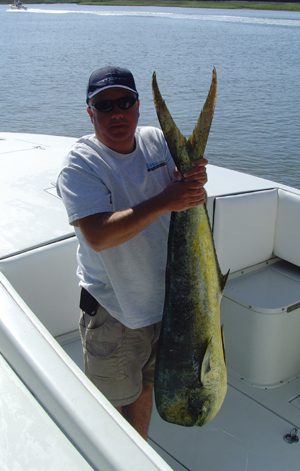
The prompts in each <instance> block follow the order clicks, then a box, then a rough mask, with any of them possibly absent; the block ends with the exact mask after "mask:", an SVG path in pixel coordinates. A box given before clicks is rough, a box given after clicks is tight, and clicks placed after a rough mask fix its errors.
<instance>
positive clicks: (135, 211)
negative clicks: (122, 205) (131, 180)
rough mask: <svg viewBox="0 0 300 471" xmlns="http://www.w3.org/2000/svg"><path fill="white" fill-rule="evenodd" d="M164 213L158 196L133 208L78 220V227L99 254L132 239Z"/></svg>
mask: <svg viewBox="0 0 300 471" xmlns="http://www.w3.org/2000/svg"><path fill="white" fill-rule="evenodd" d="M166 212H167V209H166V207H165V205H163V204H162V198H161V197H160V196H159V195H158V196H154V197H153V198H151V199H149V200H147V201H144V202H142V203H140V204H138V205H137V206H135V207H133V208H128V209H125V210H122V211H116V212H113V213H99V214H94V215H92V216H88V217H86V218H83V219H80V220H79V221H78V226H79V227H80V229H81V231H82V233H83V235H84V236H85V238H86V240H87V242H88V243H89V245H90V246H91V247H92V248H93V249H94V250H96V251H97V252H100V251H101V250H105V249H108V248H111V247H115V246H117V245H119V244H122V243H124V242H127V241H128V240H130V239H132V238H133V237H134V236H136V235H137V234H138V233H139V232H141V231H142V230H143V229H144V228H145V227H147V226H148V225H149V224H151V223H152V222H154V221H155V220H156V219H157V218H158V217H160V216H161V215H163V214H164V213H166Z"/></svg>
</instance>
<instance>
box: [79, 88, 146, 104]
mask: <svg viewBox="0 0 300 471" xmlns="http://www.w3.org/2000/svg"><path fill="white" fill-rule="evenodd" d="M110 88H124V89H125V90H129V91H130V92H132V93H135V94H136V95H138V92H137V91H136V90H134V89H133V88H130V87H126V85H107V86H106V87H102V88H100V89H99V90H95V91H94V92H93V93H91V94H90V95H88V97H87V99H86V101H87V102H88V101H89V100H91V99H92V98H94V96H96V95H99V94H100V93H102V92H104V91H105V90H109V89H110Z"/></svg>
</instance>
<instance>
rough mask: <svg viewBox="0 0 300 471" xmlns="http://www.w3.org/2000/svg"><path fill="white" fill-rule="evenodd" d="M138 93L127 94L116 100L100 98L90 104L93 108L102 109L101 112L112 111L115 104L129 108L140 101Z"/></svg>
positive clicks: (123, 108) (124, 108)
mask: <svg viewBox="0 0 300 471" xmlns="http://www.w3.org/2000/svg"><path fill="white" fill-rule="evenodd" d="M138 98H139V96H138V95H126V96H124V97H121V98H118V99H116V100H100V101H97V102H96V103H91V104H90V105H89V106H90V108H92V109H93V110H97V111H101V113H110V112H111V111H112V110H113V109H114V108H115V106H117V107H118V108H119V109H120V110H129V108H132V107H133V105H134V104H135V103H136V102H137V101H138Z"/></svg>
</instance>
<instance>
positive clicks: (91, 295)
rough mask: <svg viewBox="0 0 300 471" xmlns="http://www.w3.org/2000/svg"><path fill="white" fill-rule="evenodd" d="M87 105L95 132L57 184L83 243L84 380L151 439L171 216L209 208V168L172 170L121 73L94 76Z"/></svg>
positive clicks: (130, 81) (75, 151)
mask: <svg viewBox="0 0 300 471" xmlns="http://www.w3.org/2000/svg"><path fill="white" fill-rule="evenodd" d="M86 101H87V112H88V114H89V116H90V119H91V121H92V123H93V126H94V130H95V134H93V135H89V136H85V137H83V138H81V139H80V140H79V141H78V142H77V143H76V144H75V145H74V147H73V148H72V150H71V151H70V153H69V155H68V157H67V160H66V163H65V166H64V167H63V169H62V171H61V173H60V175H59V177H58V182H57V188H58V193H59V194H60V195H61V197H62V199H63V201H64V204H65V206H66V209H67V212H68V217H69V222H70V224H73V225H74V227H75V232H76V235H77V237H78V242H79V247H78V276H79V279H80V285H81V287H82V293H81V302H80V307H81V309H82V313H81V319H80V330H81V338H82V343H83V351H84V361H85V372H86V374H87V376H88V377H89V378H90V379H91V381H93V383H94V384H95V385H96V386H97V387H98V388H99V389H100V390H101V391H102V392H103V393H104V394H105V395H106V397H107V398H108V399H109V400H110V401H111V403H112V404H113V405H114V406H115V407H117V408H118V410H119V411H120V412H121V413H122V414H123V416H124V417H125V418H126V419H127V420H128V421H129V422H130V423H131V424H132V425H133V426H134V427H135V428H136V430H137V431H138V432H139V433H140V434H141V435H142V436H143V437H144V438H147V433H148V426H149V422H150V417H151V410H152V392H153V377H154V365H155V349H156V344H157V340H158V335H159V330H160V321H161V317H162V311H163V302H164V277H165V266H166V254H167V238H168V230H169V218H170V212H171V211H182V210H185V209H187V208H190V207H192V206H195V205H197V204H203V203H204V202H205V190H204V188H203V185H204V184H205V183H206V180H207V178H206V170H205V165H206V164H207V161H206V160H205V159H201V160H199V161H198V162H196V163H195V165H194V167H193V168H192V169H191V170H190V171H189V172H187V174H186V175H184V176H181V175H180V176H179V175H178V172H175V169H174V163H173V160H172V158H171V155H170V153H169V150H168V147H167V145H166V142H165V140H164V137H163V134H162V132H161V131H160V130H159V129H157V128H153V127H137V123H138V118H139V99H138V93H137V89H136V86H135V81H134V78H133V76H132V74H131V72H130V71H129V70H127V69H122V68H118V67H104V68H102V69H98V70H96V71H94V72H93V73H92V75H91V76H90V79H89V83H88V88H87V100H86Z"/></svg>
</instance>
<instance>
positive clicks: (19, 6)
mask: <svg viewBox="0 0 300 471" xmlns="http://www.w3.org/2000/svg"><path fill="white" fill-rule="evenodd" d="M9 6H10V9H11V10H27V7H26V6H25V5H24V4H23V3H22V2H21V1H20V0H14V3H12V4H11V5H9Z"/></svg>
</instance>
